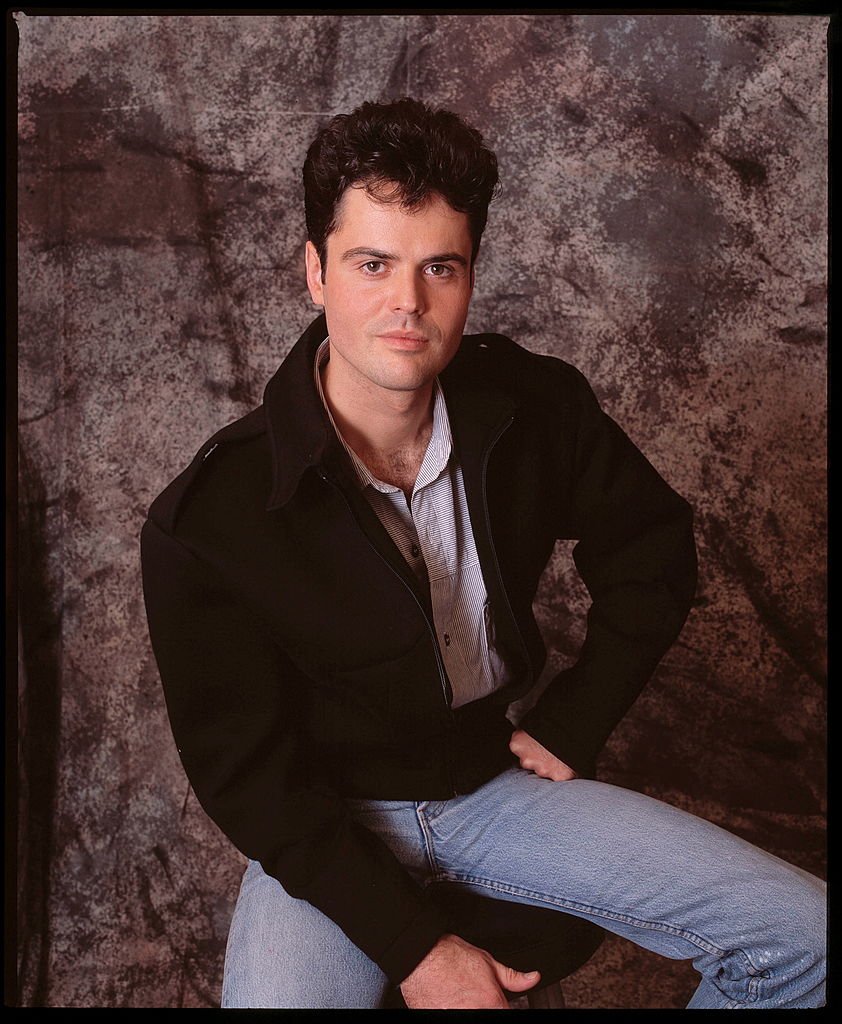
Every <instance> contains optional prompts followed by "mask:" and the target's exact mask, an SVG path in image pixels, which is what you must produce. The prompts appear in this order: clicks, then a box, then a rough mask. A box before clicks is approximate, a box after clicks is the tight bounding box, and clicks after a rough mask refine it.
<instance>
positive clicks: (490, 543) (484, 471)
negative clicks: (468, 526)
mask: <svg viewBox="0 0 842 1024" xmlns="http://www.w3.org/2000/svg"><path fill="white" fill-rule="evenodd" d="M512 423H514V416H510V417H509V418H508V420H506V422H505V423H503V424H501V425H500V428H499V429H498V431H497V433H496V434H495V435H494V437H493V438H492V439H491V441H490V442H489V444H488V447H487V448H486V449H485V452H484V454H483V458H482V475H481V477H480V490H481V494H482V510H483V514H484V515H485V530H486V533H487V534H488V546H489V547H490V548H491V557H492V560H493V562H494V571H495V572H496V573H497V579H498V580H499V581H500V591H501V593H502V594H503V600H504V601H505V607H506V610H507V611H508V613H509V618H510V620H511V621H512V622H513V623H514V625H515V633H516V634H517V638H518V641H519V642H520V649H521V653H522V655H523V660H524V664H525V665H526V669H527V672H528V673H529V687H528V688H531V686H532V682H533V680H532V663H531V661H530V659H529V651H528V650H527V647H526V641H525V640H524V639H523V634H522V633H521V631H520V626H519V625H518V621H517V619H516V618H515V613H514V611H513V610H512V604H511V601H509V595H508V594H507V593H506V587H505V585H504V583H503V574H502V573H501V572H500V562H499V561H498V559H497V551H496V550H495V548H494V537H493V536H492V533H491V515H490V513H489V511H488V488H487V487H486V475H487V472H488V460H489V458H490V456H491V452H492V450H493V448H494V446H495V445H496V444H497V442H498V441H499V440H500V438H501V437H502V436H503V434H505V433H506V431H507V430H508V429H509V427H510V426H511V425H512Z"/></svg>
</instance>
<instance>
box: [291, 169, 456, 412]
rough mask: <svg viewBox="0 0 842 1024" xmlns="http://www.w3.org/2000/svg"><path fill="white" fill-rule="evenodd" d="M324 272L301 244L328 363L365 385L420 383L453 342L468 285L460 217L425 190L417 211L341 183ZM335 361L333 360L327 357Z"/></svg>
mask: <svg viewBox="0 0 842 1024" xmlns="http://www.w3.org/2000/svg"><path fill="white" fill-rule="evenodd" d="M338 214H339V215H338V218H337V227H336V230H335V231H333V232H332V233H331V234H330V235H329V236H328V239H327V268H326V270H327V273H326V274H325V280H324V281H322V266H321V261H320V260H319V256H318V253H317V252H316V249H315V247H314V246H313V244H312V243H311V242H308V243H307V254H306V263H307V285H308V287H309V289H310V294H311V296H312V297H313V301H314V302H316V303H317V304H319V305H323V306H324V309H325V315H326V317H327V327H328V333H329V334H330V349H331V362H332V363H334V370H333V371H331V372H334V371H340V372H341V373H342V375H343V377H344V379H345V381H346V382H347V383H353V385H355V386H361V387H363V388H364V389H366V390H368V391H369V392H370V391H371V388H372V385H373V386H375V387H376V388H385V389H386V390H388V391H414V390H417V389H419V388H423V387H424V386H425V385H427V384H428V383H429V382H430V381H432V380H433V378H434V377H435V376H436V375H437V374H438V373H439V372H440V371H441V370H442V369H444V367H445V366H447V364H448V363H449V362H450V360H451V359H452V358H453V356H454V355H455V354H456V350H457V349H458V348H459V342H460V340H461V338H462V331H463V329H464V326H465V319H466V317H467V315H468V304H469V302H470V299H471V291H472V287H473V273H472V269H471V252H472V241H471V233H470V230H469V227H468V217H467V214H464V213H457V212H456V211H455V210H453V209H452V208H451V207H450V206H449V205H448V204H447V203H446V202H445V201H444V200H443V199H442V198H441V197H439V196H434V197H431V198H430V200H429V201H428V202H427V203H425V204H424V205H423V206H422V207H420V208H419V209H416V210H413V211H407V210H404V209H402V208H401V207H400V205H399V204H389V205H386V204H382V203H378V202H375V200H373V199H371V198H370V197H369V195H368V193H367V192H366V191H365V189H363V188H349V189H347V190H346V192H345V194H344V196H343V197H342V200H341V202H340V205H339V210H338ZM334 361H335V362H334Z"/></svg>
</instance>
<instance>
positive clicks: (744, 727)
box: [16, 14, 827, 1007]
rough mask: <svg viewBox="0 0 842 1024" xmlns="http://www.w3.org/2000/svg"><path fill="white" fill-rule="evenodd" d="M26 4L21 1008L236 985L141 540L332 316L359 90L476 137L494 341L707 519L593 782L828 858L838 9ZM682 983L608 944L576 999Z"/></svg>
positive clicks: (643, 956) (155, 999)
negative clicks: (153, 620) (317, 187)
mask: <svg viewBox="0 0 842 1024" xmlns="http://www.w3.org/2000/svg"><path fill="white" fill-rule="evenodd" d="M16 21H17V28H18V31H19V34H20V50H19V112H20V117H19V160H20V179H19V212H20V255H19V280H20V295H19V304H20V323H21V330H20V342H19V360H20V369H19V405H20V408H19V412H20V428H19V441H20V448H19V463H20V480H19V496H20V510H21V521H20V543H19V551H20V555H19V559H20V566H19V568H20V609H21V642H20V655H21V658H20V674H19V677H20V703H19V718H20V742H19V752H20V773H19V774H20V809H19V900H20V903H19V916H18V921H19V950H20V952H19V966H20V977H21V992H20V1001H21V1003H23V1004H24V1005H45V1006H80V1007H88V1006H186V1007H190V1006H209V1005H214V1004H217V1003H218V998H219V983H220V978H221V964H222V955H223V950H224V943H225V938H226V933H227V927H228V922H229V919H230V914H231V911H232V908H233V903H234V899H235V896H236V891H237V886H238V881H239V876H240V873H241V866H242V863H243V859H242V858H241V857H240V855H239V854H238V853H237V852H236V851H235V850H234V849H233V848H232V847H231V846H230V844H229V843H228V842H227V840H226V839H225V838H224V837H223V836H222V835H221V833H219V831H218V830H217V829H216V828H215V826H213V825H212V824H211V823H210V822H209V821H208V819H207V818H206V817H205V815H204V814H203V812H202V811H201V809H200V807H199V806H198V805H197V803H196V801H195V798H194V797H193V796H192V794H191V793H190V791H189V787H188V784H187V781H186V778H185V776H184V773H183V771H182V769H181V766H180V763H179V760H178V756H177V753H176V750H175V747H174V744H173V741H172V738H171V735H170V731H169V726H168V723H167V719H166V714H165V710H164V704H163V698H162V693H161V688H160V684H159V681H158V676H157V671H156V668H155V664H154V661H153V658H152V654H151V651H150V646H149V642H148V638H147V632H146V623H145V616H144V611H143V602H142V595H141V586H140V577H139V566H138V531H139V528H140V525H141V522H142V520H143V517H144V514H145V510H146V508H147V507H148V505H149V503H150V501H151V499H152V498H153V497H154V496H155V494H156V493H157V492H158V491H159V490H160V489H161V488H162V487H163V485H164V484H165V483H166V482H167V481H168V480H169V479H171V477H172V476H174V475H175V474H176V473H177V472H178V471H179V470H180V469H181V468H182V467H183V466H184V465H185V464H186V462H187V461H188V460H189V459H190V458H191V457H192V454H193V453H194V451H195V450H196V449H197V447H198V446H199V444H200V443H201V441H202V440H203V439H204V438H205V437H206V436H208V435H209V434H210V433H211V432H212V431H214V430H215V429H216V428H217V427H219V426H220V425H222V424H224V423H226V422H228V421H230V420H232V419H234V418H236V417H237V416H239V415H241V414H243V413H244V412H245V411H247V410H248V409H249V408H251V407H253V406H254V405H255V404H257V403H258V402H259V401H260V399H261V394H262V388H263V386H264V384H265V382H266V380H267V379H268V377H269V376H270V375H271V373H272V372H273V371H274V369H275V367H276V365H277V363H278V362H279V361H280V359H281V358H282V357H283V356H284V355H285V354H286V352H287V351H288V350H289V348H290V347H291V345H292V344H293V343H294V341H295V340H296V339H297V337H298V335H299V333H300V331H301V330H302V328H303V327H304V326H305V325H306V324H307V323H308V322H309V320H310V318H311V316H312V314H313V312H314V310H313V309H312V307H311V304H310V302H309V299H308V297H307V295H306V291H305V288H304V283H303V267H302V254H303V243H304V221H303V212H302V199H301V190H300V186H299V177H300V166H301V162H302V160H303V156H304V152H305V149H306V146H307V144H308V141H309V140H310V138H311V137H312V135H313V134H314V132H315V131H316V129H317V128H318V127H319V126H320V125H321V124H322V123H323V122H324V121H325V120H326V118H327V117H328V116H329V115H331V114H333V113H336V112H340V111H345V110H348V109H350V108H352V107H353V106H355V105H357V104H358V103H359V102H361V101H363V100H365V99H370V98H391V97H396V96H399V95H402V94H405V93H410V94H412V95H415V96H417V97H419V98H421V99H424V100H427V101H429V102H432V103H434V104H441V105H446V106H450V107H452V108H454V109H456V110H457V111H459V112H460V113H461V114H463V115H465V116H466V117H467V118H468V119H469V120H470V121H472V122H473V123H474V124H476V125H477V126H478V127H479V128H480V130H481V131H482V132H483V133H484V135H485V136H486V138H487V140H488V141H489V143H490V144H491V145H492V147H493V148H495V150H496V151H497V153H498V156H499V160H500V166H501V174H502V180H503V185H504V190H503V195H502V198H501V199H500V200H499V202H497V203H496V204H495V206H494V207H493V208H492V213H491V218H490V223H489V227H488V230H487V233H486V236H485V239H484V243H483V249H482V253H481V261H480V268H479V283H478V288H477V293H476V298H475V302H474V305H473V311H472V315H471V319H470V322H469V329H474V330H480V329H491V330H498V331H501V332H504V333H507V334H509V335H511V336H512V337H514V338H515V339H517V340H518V341H519V342H521V343H522V344H524V345H526V346H527V347H529V348H532V349H534V350H536V351H541V352H548V353H552V354H554V355H558V356H561V357H563V358H565V359H567V360H569V361H570V362H572V363H574V364H575V365H576V366H578V367H579V368H580V369H581V370H582V371H583V372H584V373H585V374H586V375H587V376H588V378H589V379H590V380H591V381H592V383H593V385H594V387H595V389H596V391H597V393H598V395H599V396H600V398H601V400H602V401H603V403H604V406H605V408H606V409H607V410H608V411H609V412H610V413H611V414H612V415H613V416H614V417H615V418H616V419H617V420H618V421H619V422H620V423H621V424H622V425H623V426H624V428H625V429H626V431H627V432H628V433H629V434H630V436H631V437H632V438H633V440H635V441H636V442H637V444H638V445H639V446H640V447H641V448H642V449H643V450H644V451H645V452H646V454H647V455H648V457H649V458H650V460H651V461H652V462H653V463H654V464H655V466H656V467H657V468H658V469H659V470H660V471H661V472H662V473H663V475H664V476H665V477H666V478H667V479H668V480H669V481H670V482H671V483H672V484H673V486H674V487H675V488H676V489H677V490H678V491H679V492H680V493H682V494H683V495H685V496H686V497H687V498H688V499H689V500H690V501H691V502H692V504H693V505H694V507H695V508H696V510H697V539H698V543H699V548H700V558H701V577H700V584H699V591H698V600H697V604H696V607H695V609H694V611H693V612H692V615H691V618H690V620H689V622H688V624H687V626H686V627H685V629H684V632H683V633H682V635H681V637H680V639H679V640H678V642H677V643H676V645H675V646H674V648H673V649H672V650H671V651H670V652H669V654H668V655H667V657H666V658H665V659H664V661H663V663H662V665H661V666H660V667H659V669H658V671H657V672H656V674H655V677H654V679H653V680H652V682H651V684H650V685H649V687H648V688H647V690H646V691H645V692H644V694H643V696H642V697H641V698H640V700H639V701H638V702H637V704H636V705H635V706H634V708H633V709H632V711H631V713H630V714H629V716H628V717H627V719H626V720H625V721H624V722H623V723H622V725H621V726H620V727H619V728H618V730H617V731H616V733H615V734H614V736H613V737H612V739H611V741H610V742H609V745H608V748H607V750H606V752H605V754H604V757H603V759H602V763H601V778H603V779H604V780H606V781H609V782H614V783H617V784H620V785H624V786H628V787H631V788H635V789H639V790H641V791H644V792H646V793H649V794H651V795H653V796H656V797H659V798H662V799H665V800H667V801H669V802H671V803H674V804H677V805H678V806H680V807H683V808H685V809H687V810H690V811H692V812H695V813H698V814H702V815H704V816H706V817H708V818H710V819H712V820H713V821H715V822H717V823H719V824H721V825H723V826H724V827H726V828H728V829H730V830H732V831H735V832H737V833H738V834H740V835H742V836H744V837H745V838H747V839H749V840H750V841H752V842H756V843H758V844H759V845H761V846H763V847H765V848H766V849H769V850H771V851H773V852H774V853H776V854H778V855H780V856H782V857H784V858H786V859H788V860H791V861H794V862H795V863H797V864H800V865H802V866H803V867H805V868H807V869H809V870H811V871H814V872H816V873H818V874H823V873H824V845H823V836H824V818H823V786H824V764H823V755H824V645H825V637H824V633H823V630H824V621H825V620H824V608H825V578H824V551H825V530H826V523H825V444H824V438H825V401H824V399H825V358H826V351H825V322H824V317H825V300H826V285H825V256H826V252H825V237H826V222H825V211H826V201H825V174H826V94H827V89H826V64H827V62H826V33H827V19H825V18H821V17H796V16H781V17H775V16H769V15H751V16H748V15H744V16H737V15H731V16H698V15H668V16H654V15H626V16H623V15H616V14H612V15H584V16H582V15H573V16H567V15H527V16H513V15H505V16H489V15H467V16H466V15H460V16H444V15H412V16H397V15H396V16H391V15H390V16H312V17H309V16H254V17H252V16H242V17H240V16H157V15H156V16H118V17H105V16H97V17H91V16H87V15H86V16H69V15H64V16H26V15H20V14H19V15H17V16H16ZM568 556H569V545H563V546H562V545H560V546H559V550H558V552H557V557H556V558H555V559H554V560H553V562H552V565H551V569H550V571H549V573H548V577H547V581H546V586H545V587H544V588H543V590H542V592H541V594H540V596H539V601H538V612H539V617H540V621H541V623H542V625H543V627H544V630H545V634H546V637H547V639H548V641H549V643H550V645H551V647H553V648H554V649H555V651H556V654H555V655H554V657H553V659H552V667H554V668H557V667H559V666H561V665H562V664H564V663H565V662H566V661H568V660H569V659H571V658H572V657H573V656H574V655H575V652H576V649H577V645H578V643H579V642H580V640H581V636H582V614H583V611H584V609H585V607H586V595H585V594H584V593H583V590H582V587H581V585H580V584H579V583H578V580H577V578H576V577H575V574H574V573H572V572H571V570H570V568H569V559H568ZM694 985H695V983H694V975H693V971H692V969H691V968H690V967H689V966H688V965H687V964H685V963H672V962H669V961H666V960H661V959H660V958H658V957H656V956H654V955H653V954H649V953H646V952H644V951H640V950H638V949H637V948H636V947H634V946H633V945H631V944H629V943H626V942H623V941H621V940H619V939H616V940H615V939H611V940H609V941H608V942H607V943H606V944H605V945H604V947H603V948H602V950H601V951H600V952H599V953H598V955H597V956H596V958H595V959H594V960H593V961H592V962H591V963H590V964H589V965H588V966H586V967H585V968H584V969H583V970H582V971H581V972H580V973H579V974H578V975H577V976H576V977H575V978H573V979H571V981H570V982H569V983H568V984H567V986H566V992H567V997H568V1002H569V1005H571V1006H573V1007H599V1006H603V1007H622V1006H628V1007H666V1006H681V1005H683V1003H684V1002H685V1001H686V999H687V998H688V997H689V995H690V993H691V992H692V990H693V988H694Z"/></svg>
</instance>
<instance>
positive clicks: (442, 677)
mask: <svg viewBox="0 0 842 1024" xmlns="http://www.w3.org/2000/svg"><path fill="white" fill-rule="evenodd" d="M318 472H319V476H320V477H321V478H322V480H324V481H325V483H327V484H330V486H331V487H333V488H334V490H336V491H338V492H339V494H340V495H341V496H342V500H343V501H344V502H345V505H346V506H347V508H348V511H349V512H350V513H351V515H352V516H353V515H354V510H353V509H352V508H351V503H350V501H348V498H347V497H346V496H345V492H344V491H343V490H342V488H341V487H340V486H339V484H337V483H336V482H335V481H333V480H331V478H330V477H329V476H328V475H327V474H326V473H323V472H322V471H321V470H319V471H318ZM354 518H356V517H354ZM361 532H362V534H363V536H364V537H365V539H366V542H367V543H368V545H369V547H370V548H371V550H372V551H373V552H374V553H375V554H376V555H377V557H378V558H379V559H380V561H381V562H383V564H384V565H385V566H387V567H388V568H389V569H390V570H391V571H392V573H393V574H394V575H395V576H396V577H397V578H398V580H400V582H401V584H402V585H403V586H404V587H406V589H407V590H408V591H409V592H410V594H412V598H413V600H414V601H415V603H416V604H417V605H418V610H419V611H420V612H421V615H422V616H423V617H424V622H425V623H426V625H427V629H428V631H429V633H430V636H431V638H432V641H433V653H434V654H435V656H436V666H437V667H438V670H439V681H440V682H441V691H442V697H443V698H444V703H445V706H446V707H447V710H448V714H449V717H448V720H447V721H448V732H449V736H448V739H449V742H450V746H451V747H452V746H453V708H452V707H451V706H450V702H451V700H452V699H453V694H452V691H451V689H450V684H449V682H448V680H447V673H446V672H445V668H444V662H443V661H442V656H441V651H440V650H439V642H438V638H437V637H436V631H435V628H434V627H433V624H432V623H431V622H430V620H429V618H428V616H427V612H426V609H425V608H424V605H423V604H422V603H421V601H420V600H419V599H418V595H417V594H416V593H415V591H414V590H413V589H412V587H410V585H409V584H408V583H407V582H406V580H405V579H404V578H403V577H402V576H401V574H400V573H399V572H398V571H397V569H396V568H395V567H394V566H393V565H392V564H391V562H389V561H388V559H386V558H385V557H384V556H383V555H382V554H381V552H380V551H378V550H377V548H376V547H375V546H374V544H373V543H372V541H371V539H370V538H369V536H368V534H367V533H366V532H365V530H362V531H361ZM447 779H448V784H449V786H450V791H451V792H452V793H453V795H454V796H458V795H459V791H458V790H457V789H456V786H455V784H454V781H453V752H452V750H451V755H450V761H449V762H448V765H447Z"/></svg>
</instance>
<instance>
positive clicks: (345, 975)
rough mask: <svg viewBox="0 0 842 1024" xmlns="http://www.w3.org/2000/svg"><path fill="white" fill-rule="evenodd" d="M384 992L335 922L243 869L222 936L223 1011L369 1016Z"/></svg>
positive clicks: (256, 870)
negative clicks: (333, 1012) (359, 1013)
mask: <svg viewBox="0 0 842 1024" xmlns="http://www.w3.org/2000/svg"><path fill="white" fill-rule="evenodd" d="M387 987H388V981H387V979H386V976H385V975H384V974H383V972H382V971H381V970H380V968H379V967H377V965H376V964H374V963H373V962H372V961H371V960H369V958H368V957H367V956H365V954H364V953H363V952H362V951H361V950H360V949H359V948H358V947H357V946H355V945H354V943H353V942H351V940H350V939H349V938H348V937H347V936H346V935H345V933H344V932H343V931H342V930H341V929H340V928H339V927H338V926H337V925H336V924H334V922H333V921H331V920H330V919H329V918H327V917H325V916H324V914H322V913H321V912H320V911H319V910H316V908H315V907H313V906H312V905H311V904H309V903H307V902H306V901H304V900H297V899H294V898H293V897H291V896H289V895H288V894H287V893H286V892H285V890H284V889H283V887H282V886H281V885H280V883H279V882H278V881H277V880H276V879H274V878H271V877H269V876H268V875H267V874H265V873H264V871H263V870H262V868H261V867H260V865H259V864H258V863H257V862H256V861H251V862H250V863H249V866H248V868H247V869H246V872H245V874H244V876H243V881H242V884H241V886H240V894H239V897H238V899H237V905H236V907H235V909H234V916H233V919H232V921H231V928H230V931H229V934H228V948H227V951H226V955H225V973H224V978H223V985H222V1006H223V1007H226V1008H234V1007H250V1008H280V1009H292V1008H295V1009H333V1008H337V1009H356V1008H366V1009H368V1008H376V1007H378V1006H380V1003H381V1001H382V999H383V996H384V994H385V992H386V989H387Z"/></svg>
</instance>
